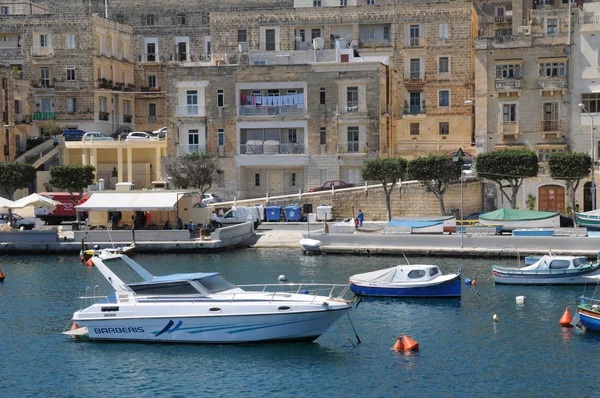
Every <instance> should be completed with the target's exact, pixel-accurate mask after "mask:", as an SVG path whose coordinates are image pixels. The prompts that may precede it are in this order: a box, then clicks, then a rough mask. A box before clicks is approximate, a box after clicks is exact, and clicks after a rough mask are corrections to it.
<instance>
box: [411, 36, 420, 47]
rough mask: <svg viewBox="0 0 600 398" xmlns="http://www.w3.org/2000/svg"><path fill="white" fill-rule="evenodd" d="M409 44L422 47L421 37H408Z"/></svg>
mask: <svg viewBox="0 0 600 398" xmlns="http://www.w3.org/2000/svg"><path fill="white" fill-rule="evenodd" d="M408 46H409V47H421V40H420V37H410V38H409V39H408Z"/></svg>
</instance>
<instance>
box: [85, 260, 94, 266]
mask: <svg viewBox="0 0 600 398" xmlns="http://www.w3.org/2000/svg"><path fill="white" fill-rule="evenodd" d="M85 263H86V264H87V266H88V267H93V266H94V262H93V261H92V259H91V258H90V259H89V260H87V261H86V262H85Z"/></svg>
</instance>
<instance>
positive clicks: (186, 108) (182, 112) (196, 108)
mask: <svg viewBox="0 0 600 398" xmlns="http://www.w3.org/2000/svg"><path fill="white" fill-rule="evenodd" d="M176 112H177V117H202V116H206V111H205V109H204V106H200V105H182V106H178V107H177V108H176Z"/></svg>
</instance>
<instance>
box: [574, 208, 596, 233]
mask: <svg viewBox="0 0 600 398" xmlns="http://www.w3.org/2000/svg"><path fill="white" fill-rule="evenodd" d="M575 214H576V215H577V216H576V219H577V225H578V226H579V227H586V228H588V229H594V230H598V229H600V210H592V211H586V212H585V213H575Z"/></svg>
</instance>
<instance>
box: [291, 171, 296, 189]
mask: <svg viewBox="0 0 600 398" xmlns="http://www.w3.org/2000/svg"><path fill="white" fill-rule="evenodd" d="M295 185H296V173H292V186H295Z"/></svg>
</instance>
